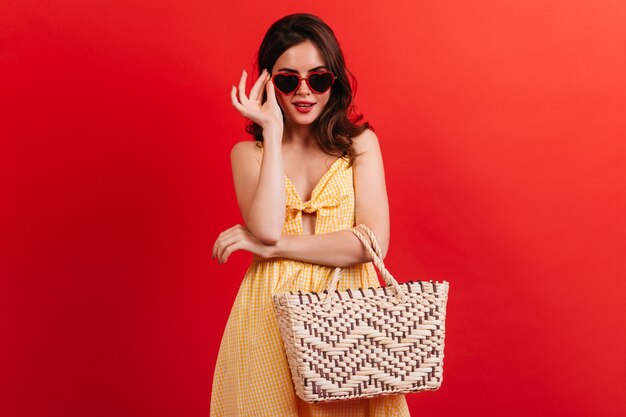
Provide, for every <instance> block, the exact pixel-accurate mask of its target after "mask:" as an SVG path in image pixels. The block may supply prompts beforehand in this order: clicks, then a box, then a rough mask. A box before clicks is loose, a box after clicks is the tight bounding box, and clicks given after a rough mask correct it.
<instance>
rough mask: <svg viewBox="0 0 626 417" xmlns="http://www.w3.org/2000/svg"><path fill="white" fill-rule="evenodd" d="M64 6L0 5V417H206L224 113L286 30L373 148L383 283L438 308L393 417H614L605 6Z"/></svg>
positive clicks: (615, 22) (611, 52)
mask: <svg viewBox="0 0 626 417" xmlns="http://www.w3.org/2000/svg"><path fill="white" fill-rule="evenodd" d="M83 3H84V4H81V2H76V1H54V2H35V1H20V2H15V1H6V0H5V1H3V2H1V3H0V103H1V106H2V109H1V112H0V114H1V115H0V123H1V125H0V135H1V138H2V141H1V148H0V154H1V155H2V159H3V161H2V163H1V164H0V165H1V167H0V169H1V171H0V187H1V188H0V190H1V192H2V200H1V201H2V204H1V206H0V208H1V211H2V212H1V223H0V224H1V227H2V228H1V233H2V239H1V240H0V241H1V242H2V243H1V245H2V247H1V248H0V249H1V253H2V255H1V256H2V263H1V264H0V268H1V269H0V274H1V276H2V281H1V282H2V284H1V285H2V288H0V305H1V306H2V310H3V311H2V313H3V314H2V319H0V334H2V339H3V342H2V348H1V349H2V352H1V353H2V354H1V355H0V356H1V358H2V360H1V362H0V364H1V366H2V368H1V369H0V381H1V384H2V386H1V387H0V395H1V396H2V397H1V398H0V401H1V402H0V415H3V416H12V417H18V416H206V415H208V412H209V410H208V409H209V399H210V389H211V379H212V375H213V370H214V364H215V359H216V354H217V350H218V347H219V343H220V338H221V335H222V331H223V329H224V326H225V324H226V320H227V317H228V313H229V310H230V306H231V305H232V302H233V301H234V298H235V295H236V292H237V289H238V287H239V284H240V282H241V279H242V277H243V274H244V272H245V269H246V267H247V265H248V264H249V262H250V261H251V255H250V254H249V253H246V252H237V253H235V254H234V255H232V256H231V258H230V259H229V261H228V262H227V263H226V264H223V265H219V264H217V262H216V261H215V260H211V259H210V251H211V248H212V246H213V243H214V241H215V239H216V238H217V235H218V234H219V233H220V232H221V231H223V230H225V229H227V228H229V227H231V226H233V225H234V224H236V223H240V222H241V221H242V220H241V216H240V213H239V211H238V208H237V204H236V199H235V195H234V189H233V184H232V177H231V171H230V161H229V152H230V149H231V147H232V145H233V144H234V143H235V142H237V141H241V140H249V139H250V138H249V137H248V136H247V135H246V134H245V133H244V132H243V126H244V119H243V118H242V116H241V115H240V114H239V113H238V112H237V111H236V110H235V109H234V108H233V107H232V105H231V104H230V98H229V90H230V87H231V84H233V83H237V81H238V79H239V76H240V73H241V70H242V69H243V68H245V69H246V70H248V72H251V71H252V65H253V62H254V54H255V52H256V50H257V48H258V46H259V44H260V42H261V39H262V37H263V35H264V33H265V31H266V30H267V28H268V27H269V25H270V24H271V23H273V22H274V21H275V20H277V19H278V18H280V17H282V16H284V15H286V14H288V13H292V12H302V11H307V12H311V13H314V14H317V15H319V16H320V17H322V18H323V19H324V20H325V21H326V22H327V23H328V24H329V25H330V26H331V27H332V28H333V29H334V30H335V33H336V35H337V36H338V38H339V40H340V43H341V45H342V47H343V50H344V53H345V55H346V59H347V64H348V66H349V68H351V70H352V71H353V72H354V73H355V74H356V76H357V79H358V82H359V84H358V91H357V98H356V103H357V105H358V109H359V110H360V111H361V112H363V113H364V114H365V116H366V120H369V121H370V122H371V123H372V124H373V125H374V127H375V129H376V132H377V135H378V137H379V139H380V143H381V147H382V150H383V156H384V161H385V168H386V178H387V186H388V192H389V199H390V207H391V236H392V240H391V245H390V250H389V255H388V257H387V259H386V265H387V267H388V268H389V270H390V271H391V272H392V274H393V275H394V276H395V277H397V278H398V279H400V280H403V281H404V280H409V279H446V280H448V281H449V282H450V285H451V287H450V298H449V304H448V319H447V339H446V360H445V372H444V382H443V385H442V388H441V389H440V390H439V391H436V392H428V393H420V394H415V395H410V396H408V397H407V398H408V401H409V404H410V408H411V410H412V412H413V414H414V415H438V416H457V415H463V416H489V415H501V414H503V413H505V414H506V415H510V416H516V415H520V416H521V415H536V416H555V415H567V416H623V415H626V399H625V396H624V392H626V349H625V341H626V334H625V333H626V330H625V326H624V316H625V314H624V312H625V309H624V302H625V298H626V297H625V295H626V288H625V287H626V284H625V283H624V281H625V276H626V274H625V272H626V262H625V261H624V256H623V255H624V245H625V244H626V221H625V214H626V195H625V190H626V169H625V167H624V161H625V157H626V145H625V144H624V139H625V138H626V124H625V123H624V113H625V110H626V98H625V97H626V95H625V93H626V77H625V76H624V74H626V54H625V53H624V51H626V25H624V22H625V21H626V3H624V2H623V1H620V0H615V1H597V0H579V1H572V0H563V1H536V0H533V1H518V2H513V1H501V0H482V1H473V2H465V1H456V2H454V1H436V2H430V1H429V2H421V3H415V2H410V1H402V2H400V1H395V2H389V3H386V4H384V5H383V3H381V2H378V1H376V2H374V1H368V2H363V1H360V2H334V1H332V2H331V1H325V0H320V1H317V2H313V3H307V6H308V7H307V8H306V9H305V8H301V7H296V6H295V5H294V2H291V1H281V2H271V3H267V2H260V3H256V4H252V3H249V2H242V1H237V0H235V1H229V2H226V3H224V2H221V3H220V4H219V7H218V6H217V5H215V4H213V3H212V2H201V1H160V2H152V1H145V0H143V1H136V0H135V1H128V0H126V1H110V0H109V1H91V2H83ZM87 3H88V4H87Z"/></svg>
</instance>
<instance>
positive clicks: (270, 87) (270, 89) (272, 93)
mask: <svg viewBox="0 0 626 417" xmlns="http://www.w3.org/2000/svg"><path fill="white" fill-rule="evenodd" d="M265 90H266V91H267V99H268V100H269V101H270V102H272V103H273V104H276V105H278V100H276V90H275V89H274V83H273V82H272V80H271V79H270V80H268V81H267V84H266V85H265Z"/></svg>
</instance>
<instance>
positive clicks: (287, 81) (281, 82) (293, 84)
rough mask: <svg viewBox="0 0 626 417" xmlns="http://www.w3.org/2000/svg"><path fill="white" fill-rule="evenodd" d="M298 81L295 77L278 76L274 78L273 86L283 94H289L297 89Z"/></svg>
mask: <svg viewBox="0 0 626 417" xmlns="http://www.w3.org/2000/svg"><path fill="white" fill-rule="evenodd" d="M298 81H300V79H299V78H298V76H297V75H288V74H278V75H276V77H275V78H274V85H275V86H276V88H277V89H278V90H280V91H282V92H283V93H285V94H289V93H291V92H292V91H294V90H295V89H296V88H298Z"/></svg>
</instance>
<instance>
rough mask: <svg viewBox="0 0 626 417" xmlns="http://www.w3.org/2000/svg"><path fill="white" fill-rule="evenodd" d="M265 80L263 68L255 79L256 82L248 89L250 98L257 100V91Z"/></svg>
mask: <svg viewBox="0 0 626 417" xmlns="http://www.w3.org/2000/svg"><path fill="white" fill-rule="evenodd" d="M266 81H267V70H265V69H264V70H263V72H261V75H260V76H259V78H258V79H257V80H256V82H255V83H254V85H253V86H252V90H250V100H259V91H260V90H261V87H263V85H264V84H265V82H266Z"/></svg>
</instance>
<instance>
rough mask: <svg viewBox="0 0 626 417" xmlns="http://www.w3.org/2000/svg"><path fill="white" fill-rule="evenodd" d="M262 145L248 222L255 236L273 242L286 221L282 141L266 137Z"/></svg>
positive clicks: (277, 238)
mask: <svg viewBox="0 0 626 417" xmlns="http://www.w3.org/2000/svg"><path fill="white" fill-rule="evenodd" d="M264 136H265V134H264ZM264 147H265V151H264V152H263V159H262V160H261V170H260V173H259V179H258V182H257V187H256V192H255V193H254V196H253V198H252V202H251V203H250V209H249V213H250V214H249V218H248V224H249V228H250V230H251V232H252V233H253V234H254V235H255V236H256V237H257V238H258V239H260V240H261V241H263V242H264V243H268V244H272V243H275V242H277V241H278V240H279V239H280V235H281V232H282V230H283V223H284V221H285V214H284V213H285V210H284V208H285V203H286V195H285V174H284V173H285V171H284V168H283V162H282V156H281V141H280V140H278V139H275V138H271V139H270V138H266V140H265V143H264Z"/></svg>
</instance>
